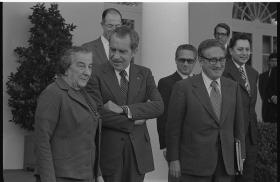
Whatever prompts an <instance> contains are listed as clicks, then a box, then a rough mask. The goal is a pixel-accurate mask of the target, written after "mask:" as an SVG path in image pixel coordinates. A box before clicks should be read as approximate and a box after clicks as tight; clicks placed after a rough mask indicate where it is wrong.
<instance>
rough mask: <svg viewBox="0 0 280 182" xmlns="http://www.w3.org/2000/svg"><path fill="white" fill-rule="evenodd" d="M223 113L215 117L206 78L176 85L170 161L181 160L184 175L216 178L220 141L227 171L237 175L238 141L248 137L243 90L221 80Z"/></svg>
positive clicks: (169, 120)
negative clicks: (245, 124) (243, 112)
mask: <svg viewBox="0 0 280 182" xmlns="http://www.w3.org/2000/svg"><path fill="white" fill-rule="evenodd" d="M221 93H222V106H221V108H222V110H221V116H220V120H219V119H218V118H217V116H216V115H215V112H214V109H213V108H212V105H211V101H210V97H209V94H208V92H207V89H206V87H205V85H204V82H203V78H202V75H201V74H199V75H195V76H193V77H191V78H188V79H185V80H181V81H178V82H177V83H175V85H174V86H173V90H172V94H171V97H170V102H169V107H168V116H167V123H166V146H167V160H168V161H174V160H179V161H180V164H181V172H182V173H183V174H190V175H197V176H210V175H213V173H214V171H215V169H216V164H217V161H218V147H217V145H219V138H220V145H221V149H222V155H223V161H224V165H225V169H226V172H227V173H228V174H230V175H233V174H235V172H234V171H235V170H234V164H235V160H234V158H235V153H234V152H235V151H234V139H235V138H237V139H239V140H240V141H241V145H242V156H243V158H245V136H244V126H243V114H242V103H241V97H240V91H239V88H238V86H237V84H236V83H235V82H233V81H232V80H229V79H227V78H224V77H221Z"/></svg>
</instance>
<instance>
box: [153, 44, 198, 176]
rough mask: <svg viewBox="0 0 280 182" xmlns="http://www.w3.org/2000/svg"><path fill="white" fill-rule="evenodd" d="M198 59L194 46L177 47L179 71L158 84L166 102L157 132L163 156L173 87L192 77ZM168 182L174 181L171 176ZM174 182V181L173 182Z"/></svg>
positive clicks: (183, 45)
mask: <svg viewBox="0 0 280 182" xmlns="http://www.w3.org/2000/svg"><path fill="white" fill-rule="evenodd" d="M196 59H197V50H196V48H195V47H194V46H193V45H190V44H182V45H180V46H178V47H177V49H176V53H175V62H176V65H177V70H176V72H175V73H173V74H171V75H169V76H167V77H164V78H161V79H160V80H159V82H158V90H159V92H160V94H161V97H162V99H163V102H164V108H165V109H164V113H163V114H162V115H161V116H160V117H158V118H157V130H158V135H159V144H160V149H162V150H163V155H164V157H166V144H165V124H166V120H167V109H168V103H169V98H170V95H171V91H172V87H173V85H174V84H175V83H176V82H177V81H179V80H182V79H186V78H188V77H191V76H192V75H193V74H192V71H193V68H194V65H195V63H196ZM168 178H169V179H168V181H172V179H171V176H170V175H169V177H168ZM173 181H174V180H173Z"/></svg>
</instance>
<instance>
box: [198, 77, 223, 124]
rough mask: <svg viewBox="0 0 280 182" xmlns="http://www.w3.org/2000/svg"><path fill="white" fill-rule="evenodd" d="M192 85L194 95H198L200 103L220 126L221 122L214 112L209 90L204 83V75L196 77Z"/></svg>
mask: <svg viewBox="0 0 280 182" xmlns="http://www.w3.org/2000/svg"><path fill="white" fill-rule="evenodd" d="M192 85H193V89H194V90H193V93H194V95H196V97H197V99H198V100H199V101H200V103H201V104H202V105H203V107H204V108H205V110H207V112H208V113H209V114H210V115H211V116H212V118H213V119H214V120H215V121H216V123H217V124H219V120H218V118H217V116H216V114H215V112H214V110H213V107H212V104H211V101H210V98H209V95H208V92H207V89H206V87H205V84H204V82H203V78H202V75H201V74H199V75H198V76H196V77H194V79H192Z"/></svg>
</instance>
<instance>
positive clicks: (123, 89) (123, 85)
mask: <svg viewBox="0 0 280 182" xmlns="http://www.w3.org/2000/svg"><path fill="white" fill-rule="evenodd" d="M119 74H120V76H121V81H120V88H121V92H122V94H123V96H124V99H125V103H126V101H127V93H128V80H127V79H126V76H127V73H126V71H125V70H122V71H121V72H120V73H119Z"/></svg>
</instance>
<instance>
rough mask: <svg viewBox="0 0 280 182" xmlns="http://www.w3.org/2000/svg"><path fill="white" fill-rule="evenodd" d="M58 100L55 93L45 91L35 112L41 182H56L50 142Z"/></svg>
mask: <svg viewBox="0 0 280 182" xmlns="http://www.w3.org/2000/svg"><path fill="white" fill-rule="evenodd" d="M60 100H61V99H60V98H59V96H58V94H57V93H55V91H52V90H45V91H43V93H42V94H41V96H40V97H39V100H38V105H37V109H36V112H35V145H36V152H35V153H36V156H37V163H38V172H39V174H40V178H41V181H42V182H55V181H56V178H55V171H54V164H53V156H52V152H51V145H50V141H51V139H52V136H53V133H54V131H55V128H56V125H57V123H58V119H59V110H60Z"/></svg>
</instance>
